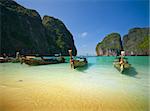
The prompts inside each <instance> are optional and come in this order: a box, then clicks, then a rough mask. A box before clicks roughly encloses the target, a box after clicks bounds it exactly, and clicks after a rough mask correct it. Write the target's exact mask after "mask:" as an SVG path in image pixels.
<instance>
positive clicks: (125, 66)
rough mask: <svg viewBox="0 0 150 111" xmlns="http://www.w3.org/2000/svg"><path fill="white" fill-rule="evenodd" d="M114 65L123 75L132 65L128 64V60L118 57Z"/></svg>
mask: <svg viewBox="0 0 150 111" xmlns="http://www.w3.org/2000/svg"><path fill="white" fill-rule="evenodd" d="M121 59H123V63H120V60H121ZM113 65H114V67H115V68H116V69H118V70H119V71H120V72H121V73H122V72H123V71H124V70H126V69H129V68H130V67H131V64H129V63H128V61H127V58H123V57H117V58H115V60H114V62H113Z"/></svg>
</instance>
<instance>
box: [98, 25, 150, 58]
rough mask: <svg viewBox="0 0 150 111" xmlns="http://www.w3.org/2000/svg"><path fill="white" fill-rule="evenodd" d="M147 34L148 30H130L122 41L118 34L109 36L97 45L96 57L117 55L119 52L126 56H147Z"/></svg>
mask: <svg viewBox="0 0 150 111" xmlns="http://www.w3.org/2000/svg"><path fill="white" fill-rule="evenodd" d="M149 32H150V29H149V28H132V29H130V30H129V33H128V34H126V35H125V36H123V41H121V37H120V35H119V34H118V33H112V34H109V35H108V36H106V37H105V38H104V39H103V41H102V42H100V43H98V44H97V46H96V53H97V55H98V56H99V55H117V53H118V55H119V53H120V51H121V50H124V51H125V54H126V55H149V54H150V49H149V44H150V41H149V39H150V33H149ZM122 44H123V45H122Z"/></svg>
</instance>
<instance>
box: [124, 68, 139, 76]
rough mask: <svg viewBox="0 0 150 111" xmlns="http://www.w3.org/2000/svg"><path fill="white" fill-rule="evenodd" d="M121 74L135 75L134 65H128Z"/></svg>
mask: <svg viewBox="0 0 150 111" xmlns="http://www.w3.org/2000/svg"><path fill="white" fill-rule="evenodd" d="M122 74H124V75H127V76H130V77H135V76H136V75H137V74H138V73H137V71H136V69H135V68H134V67H130V68H129V69H126V70H124V71H123V73H122Z"/></svg>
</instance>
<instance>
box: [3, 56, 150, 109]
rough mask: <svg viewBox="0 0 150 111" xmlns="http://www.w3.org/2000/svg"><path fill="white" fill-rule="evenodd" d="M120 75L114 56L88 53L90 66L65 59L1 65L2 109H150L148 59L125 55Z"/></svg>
mask: <svg viewBox="0 0 150 111" xmlns="http://www.w3.org/2000/svg"><path fill="white" fill-rule="evenodd" d="M127 58H128V61H129V63H131V65H132V68H131V69H130V70H127V71H125V72H124V73H123V74H120V72H118V70H116V69H115V68H114V67H113V65H112V62H113V60H114V57H88V62H89V64H88V66H87V67H84V68H79V69H75V70H74V69H71V68H70V64H69V63H63V64H53V65H45V66H28V65H25V64H23V65H21V64H19V63H3V64H0V95H1V102H0V111H148V110H149V106H148V104H149V101H148V100H149V96H150V94H149V91H148V89H149V83H148V80H149V77H150V76H149V75H150V74H149V62H148V61H149V57H146V56H142V57H136V56H131V57H127Z"/></svg>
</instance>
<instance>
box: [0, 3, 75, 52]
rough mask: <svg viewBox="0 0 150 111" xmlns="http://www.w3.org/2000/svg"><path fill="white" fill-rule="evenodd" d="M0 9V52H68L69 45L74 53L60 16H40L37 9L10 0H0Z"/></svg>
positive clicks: (69, 35)
mask: <svg viewBox="0 0 150 111" xmlns="http://www.w3.org/2000/svg"><path fill="white" fill-rule="evenodd" d="M0 9H1V11H0V21H1V22H0V27H1V30H0V31H1V37H0V53H1V54H2V53H7V54H15V52H16V51H20V52H21V53H22V54H42V55H45V54H50V55H53V54H55V53H62V55H68V52H67V50H68V49H70V48H71V49H72V50H73V55H76V53H77V50H76V48H75V45H74V40H73V36H72V35H71V33H70V32H69V30H68V29H67V28H66V27H65V25H64V24H63V23H62V22H61V21H60V20H58V19H55V18H53V17H48V16H45V17H44V18H43V20H42V19H41V17H40V15H39V14H38V12H37V11H35V10H31V9H26V8H24V7H23V6H21V5H19V4H18V3H16V2H15V1H12V0H0ZM48 18H49V19H48Z"/></svg>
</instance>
